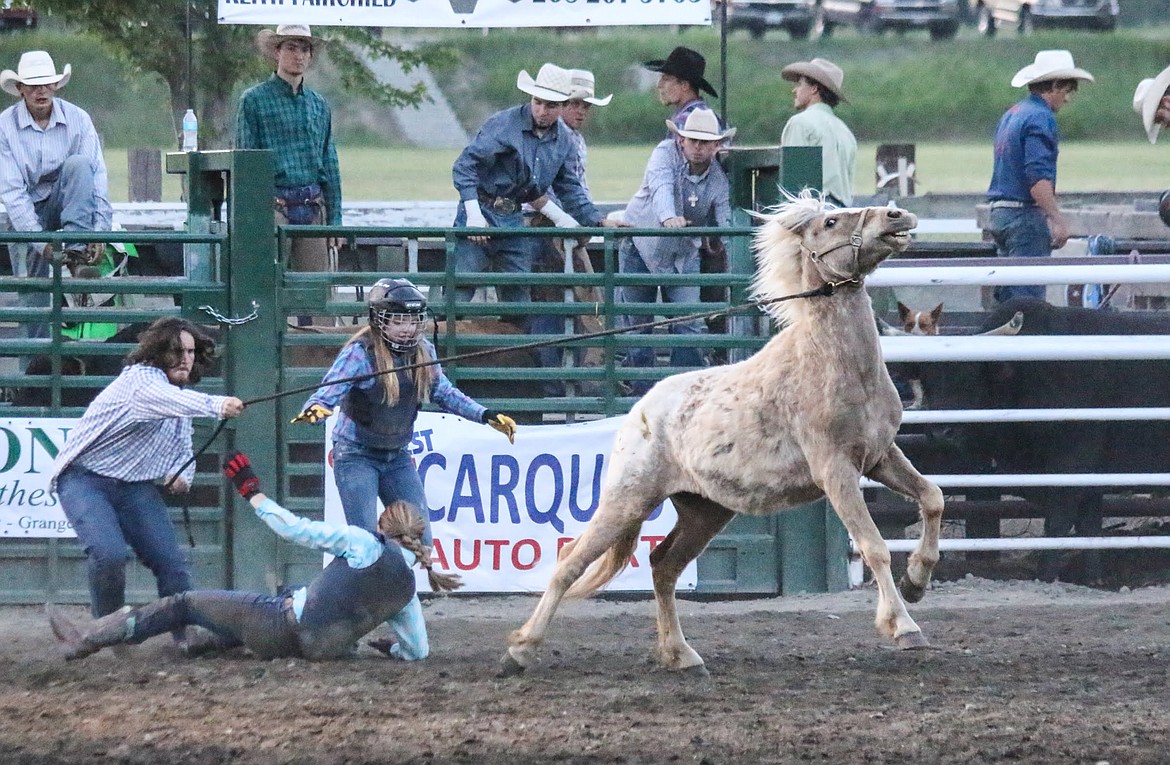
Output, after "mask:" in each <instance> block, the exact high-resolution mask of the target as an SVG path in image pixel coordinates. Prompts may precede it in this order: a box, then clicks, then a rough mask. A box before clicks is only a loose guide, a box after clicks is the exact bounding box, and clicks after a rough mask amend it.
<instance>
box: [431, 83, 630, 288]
mask: <svg viewBox="0 0 1170 765" xmlns="http://www.w3.org/2000/svg"><path fill="white" fill-rule="evenodd" d="M516 87H517V88H519V89H520V90H521V91H523V92H524V93H527V94H528V95H529V96H530V97H531V98H530V100H529V102H528V103H526V104H523V105H522V106H515V107H512V108H511V109H505V110H504V111H502V112H497V113H496V114H494V115H492V116H491V117H489V118H488V120H487V122H485V123H484V124H483V127H481V128H480V130H479V133H478V134H476V136H475V138H474V139H473V140H472V142H471V143H470V144H469V145H468V146H467V148H466V149H464V150H463V153H462V154H460V155H459V158H458V159H456V160H455V165H454V167H453V168H452V176H453V179H454V182H455V188H456V190H458V192H459V210H458V212H457V213H456V215H455V223H454V225H455V226H456V227H457V228H458V227H463V226H466V227H468V228H488V227H497V228H521V227H522V226H523V225H524V215H523V212H522V210H521V205H523V204H524V203H525V202H528V203H530V204H531V205H532V207H533V208H534V209H536V210H539V211H540V212H541V213H543V214H544V215H545V216H546V217H547V218H549V219H550V220H552V221H553V223H554V224H556V226H558V227H560V228H574V227H576V226H578V225H586V226H615V225H617V224H615V223H613V222H611V221H604V220H603V219H602V216H601V213H599V212H598V211H597V208H596V207H594V206H593V202H591V201H590V199H589V195H588V194H587V193H586V192H585V188H584V186H582V184H581V178H580V177H579V176H578V174H577V171H576V169H575V168H576V167H577V149H576V147H575V146H574V144H573V139H572V136H571V133H570V131H569V129H568V127H567V126H566V125H565V124H564V123H563V122H561V119H560V116H561V108H562V106H563V105H564V102H565V101H567V100H569V96H570V95H571V93H572V79H571V77H570V75H569V72H568V70H565V69H562V68H561V67H559V66H555V65H553V64H545V65H544V66H542V67H541V68H540V71H539V72H538V73H537V76H536V79H535V80H533V79H532V77H531V76H530V75H529V74H528V72H526V71H521V72H520V75H519V77H518V78H517V79H516ZM549 189H552V190H553V191H554V192H555V194H556V200H557V201H556V202H554V201H551V200H550V199H549V198H548V197H547V196H546V193H547V192H548V191H549ZM540 247H541V241H540V239H539V238H532V237H491V236H486V235H485V236H471V237H467V238H465V239H460V240H459V242H458V243H457V244H456V245H455V270H456V271H457V272H459V273H469V272H480V271H486V270H488V266H489V265H490V266H492V267H494V269H495V270H498V271H501V272H504V273H530V272H531V271H532V267H533V262H534V260H535V258H536V255H537V253H538V252H539V250H540ZM455 294H456V296H457V297H458V299H459V300H460V301H462V302H468V301H470V300H471V298H472V296H473V295H474V294H475V287H474V286H462V287H459V288H457V289H456V290H455ZM497 294H498V295H499V298H500V299H501V300H504V301H508V302H522V303H526V302H528V301H529V300H530V299H531V295H530V293H529V289H528V287H524V286H515V285H514V286H506V287H505V286H501V287H499V288H498V289H497Z"/></svg>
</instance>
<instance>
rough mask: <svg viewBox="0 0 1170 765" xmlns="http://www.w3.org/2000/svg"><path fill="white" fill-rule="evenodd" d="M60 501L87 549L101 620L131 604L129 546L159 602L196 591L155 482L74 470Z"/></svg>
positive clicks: (65, 476)
mask: <svg viewBox="0 0 1170 765" xmlns="http://www.w3.org/2000/svg"><path fill="white" fill-rule="evenodd" d="M57 496H58V497H59V498H60V500H61V508H62V509H63V510H64V511H65V517H66V518H68V519H69V522H70V523H72V524H73V530H74V531H76V532H77V539H78V541H79V542H81V545H82V547H83V548H84V549H85V555H86V566H87V568H88V573H89V594H90V611H91V613H92V614H93V616H94V617H95V618H96V617H99V616H105V615H106V614H109V613H113V612H114V611H117V610H118V609H119V608H121V607H122V606H123V605H125V603H126V564H127V562H129V560H130V558H129V557H128V556H127V554H126V546H127V545H129V546H130V549H132V550H133V551H134V553H135V554H136V555H137V556H138V558H139V559H140V560H141V561H142V563H143V565H145V566H146V567H147V568H148V569H150V571H151V573H153V574H154V577H155V580H156V581H157V584H158V594H159V597H161V598H165V597H166V596H168V595H174V594H175V593H178V592H183V591H184V590H189V589H191V569H190V564H189V562H188V561H187V558H186V556H185V555H184V554H183V551H182V548H180V547H179V542H178V540H177V539H176V537H175V526H174V524H173V523H171V516H170V513H169V511H168V510H167V507H166V505H165V504H163V500H162V495H161V494H159V490H158V487H157V486H155V485H154V484H153V483H152V482H150V481H134V482H130V481H120V480H118V479H117V478H108V477H106V476H102V475H98V474H97V473H92V472H90V471H88V470H86V469H85V468H82V467H79V466H77V465H71V466H69V467H67V468H66V469H65V470H64V472H62V473H61V475H60V477H59V478H58V479H57Z"/></svg>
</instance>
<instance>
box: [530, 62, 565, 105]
mask: <svg viewBox="0 0 1170 765" xmlns="http://www.w3.org/2000/svg"><path fill="white" fill-rule="evenodd" d="M516 87H517V88H519V89H520V90H521V91H522V92H524V93H527V94H528V95H530V96H536V97H537V98H539V99H542V100H544V101H552V102H554V103H564V102H565V101H568V100H569V94H571V93H572V92H573V79H572V77H570V76H569V70H568V69H562V68H561V67H559V66H557V65H556V64H545V65H544V66H542V67H540V71H539V72H537V73H536V79H535V80H534V79H532V75H530V74H529V73H528V72H527V71H526V70H524V69H521V70H520V74H519V75H517V76H516Z"/></svg>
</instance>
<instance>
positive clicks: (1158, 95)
mask: <svg viewBox="0 0 1170 765" xmlns="http://www.w3.org/2000/svg"><path fill="white" fill-rule="evenodd" d="M1168 87H1170V66H1168V67H1166V68H1165V69H1163V70H1162V71H1161V72H1159V73H1158V76H1157V77H1147V78H1146V79H1144V80H1142V81H1141V82H1139V83H1138V86H1137V90H1135V91H1134V92H1133V110H1134V111H1135V112H1137V113H1138V114H1140V115H1141V116H1142V127H1144V128H1145V129H1146V137H1147V138H1149V139H1150V143H1155V142H1157V140H1158V133H1159V131H1161V130H1162V126H1161V125H1159V124H1158V123H1156V122H1154V115H1155V114H1156V113H1157V112H1158V104H1159V103H1161V101H1162V96H1164V95H1165V94H1166V88H1168Z"/></svg>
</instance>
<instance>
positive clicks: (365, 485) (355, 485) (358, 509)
mask: <svg viewBox="0 0 1170 765" xmlns="http://www.w3.org/2000/svg"><path fill="white" fill-rule="evenodd" d="M333 478H334V480H335V481H336V483H337V493H338V494H339V495H340V496H341V507H342V509H343V510H344V511H345V522H346V523H348V524H349V525H351V526H357V527H359V528H363V529H365V530H366V531H370V532H374V531H377V530H378V503H377V502H376V501H375V500H378V499H381V500H382V504H383V505H389V504H390V503H391V502H395V501H397V500H403V501H405V502H408V503H410V504H411V505H414V506H415V507H417V508H418V510H419V512H420V513H421V514H422V519H423V523H424V524H426V529H425V530H424V532H423V544H426V545H429V544H431V519H430V511H429V510H428V509H427V498H426V495H425V494H424V493H423V485H422V479H421V478H419V475H418V470H417V469H416V468H415V466H414V458H413V457H411V456H410V452H409V451H408V450H407V449H406V448H405V447H404V448H402V449H394V450H387V449H371V448H369V447H366V446H363V445H361V444H358V443H354V442H353V441H348V440H343V439H335V440H334V442H333Z"/></svg>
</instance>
